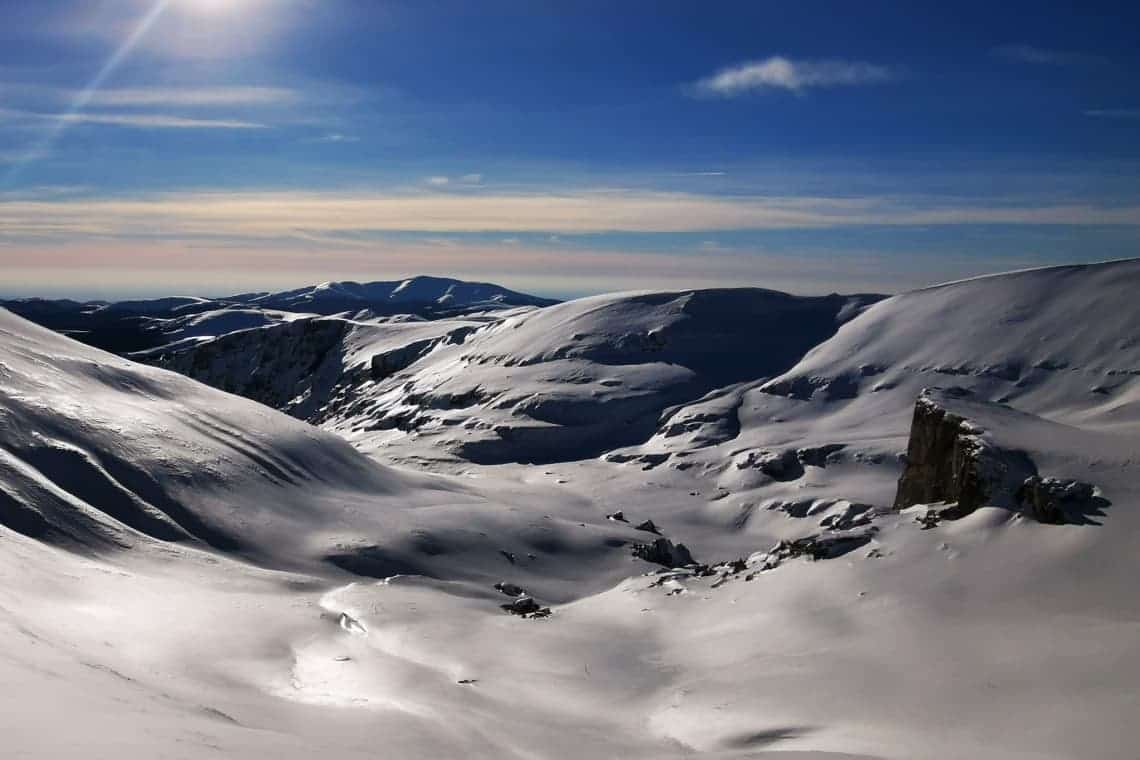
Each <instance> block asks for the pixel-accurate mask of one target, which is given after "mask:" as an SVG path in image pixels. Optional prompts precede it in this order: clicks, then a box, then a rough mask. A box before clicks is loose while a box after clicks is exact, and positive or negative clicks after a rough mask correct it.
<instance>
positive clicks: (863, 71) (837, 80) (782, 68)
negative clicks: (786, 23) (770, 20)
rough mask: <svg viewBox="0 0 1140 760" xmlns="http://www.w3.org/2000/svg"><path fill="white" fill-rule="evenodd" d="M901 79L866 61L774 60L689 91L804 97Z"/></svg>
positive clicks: (744, 66) (726, 72) (724, 73)
mask: <svg viewBox="0 0 1140 760" xmlns="http://www.w3.org/2000/svg"><path fill="white" fill-rule="evenodd" d="M897 78H898V72H897V71H895V70H894V69H892V68H890V67H888V66H881V65H879V64H874V63H866V62H864V61H843V60H818V61H802V60H801V61H797V60H792V59H789V58H784V57H783V56H773V57H771V58H766V59H764V60H762V61H747V62H745V63H740V64H737V65H735V66H729V67H728V68H725V69H721V70H720V71H718V72H716V73H715V74H713V75H712V76H709V77H705V78H704V79H700V80H698V81H697V82H696V83H695V84H693V85H691V86H690V87H689V88H688V89H689V91H690V92H692V93H693V94H696V95H703V96H706V97H707V96H713V97H734V96H737V95H743V94H746V93H749V92H764V91H771V90H785V91H788V92H795V93H802V92H803V91H805V90H808V89H812V88H823V87H852V86H856V85H868V84H878V83H881V82H889V81H891V80H893V79H897Z"/></svg>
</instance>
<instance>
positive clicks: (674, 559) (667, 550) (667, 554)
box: [633, 538, 695, 567]
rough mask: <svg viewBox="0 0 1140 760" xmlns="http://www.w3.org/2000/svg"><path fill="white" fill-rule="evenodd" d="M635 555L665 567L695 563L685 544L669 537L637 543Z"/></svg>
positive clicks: (634, 549) (634, 550) (634, 548)
mask: <svg viewBox="0 0 1140 760" xmlns="http://www.w3.org/2000/svg"><path fill="white" fill-rule="evenodd" d="M633 556H635V557H638V558H639V559H643V560H645V561H646V562H653V563H655V564H658V565H664V566H665V567H685V566H686V565H692V564H695V561H694V560H693V555H692V554H690V553H689V549H688V548H687V547H686V546H685V545H684V544H674V543H673V542H672V541H670V540H669V539H667V538H659V539H657V540H656V541H654V542H653V543H651V544H635V545H634V547H633Z"/></svg>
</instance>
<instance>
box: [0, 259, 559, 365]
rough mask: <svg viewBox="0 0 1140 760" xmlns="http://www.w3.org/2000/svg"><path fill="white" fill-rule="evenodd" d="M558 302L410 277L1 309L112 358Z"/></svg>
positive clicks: (26, 303)
mask: <svg viewBox="0 0 1140 760" xmlns="http://www.w3.org/2000/svg"><path fill="white" fill-rule="evenodd" d="M555 303H558V302H557V301H555V300H553V299H550V298H540V297H538V296H532V295H528V294H526V293H519V292H516V291H513V290H509V289H507V288H504V287H500V286H498V285H494V284H491V283H485V282H466V281H463V280H456V279H451V278H447V277H427V276H419V277H411V278H409V279H406V280H392V281H386V282H366V283H360V282H350V281H345V282H325V283H321V284H320V285H310V286H308V287H304V288H297V289H295V290H286V291H281V292H276V293H272V292H258V293H240V294H237V295H231V296H225V297H221V298H202V297H196V296H172V297H165V298H153V299H144V300H128V301H115V302H107V301H75V300H70V299H54V300H52V299H42V298H21V299H12V300H0V306H2V307H4V308H6V309H8V310H10V311H12V312H13V313H15V314H18V315H20V316H21V317H24V318H25V319H28V320H31V321H32V322H35V323H37V324H40V325H43V326H44V327H48V328H50V329H52V330H56V331H58V332H62V333H64V334H66V335H69V336H71V337H73V338H75V339H77V340H80V341H82V342H84V343H87V344H88V345H92V346H95V347H97V348H102V349H104V350H107V351H112V352H115V353H130V352H135V351H144V350H147V349H152V348H156V347H158V346H162V345H166V344H168V343H171V342H174V341H177V340H182V339H186V338H208V337H216V336H218V335H221V334H224V333H227V332H232V331H234V330H239V329H246V328H251V327H262V326H265V325H268V324H274V323H278V322H285V321H289V320H290V319H292V318H294V317H295V316H296V315H297V314H302V315H323V316H328V315H333V314H348V315H357V314H361V313H364V316H367V317H384V316H392V315H396V314H410V315H413V316H416V317H420V318H423V319H438V318H441V317H454V316H460V315H464V314H471V313H476V312H482V311H496V310H501V309H506V308H514V307H518V306H534V307H542V306H551V305H553V304H555Z"/></svg>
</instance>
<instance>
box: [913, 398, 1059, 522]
mask: <svg viewBox="0 0 1140 760" xmlns="http://www.w3.org/2000/svg"><path fill="white" fill-rule="evenodd" d="M961 395H962V394H961V393H960V392H956V391H955V390H953V389H951V390H938V389H934V390H931V389H927V390H924V391H923V393H922V395H921V396H919V399H918V402H917V403H916V404H915V407H914V418H913V421H912V423H911V429H910V441H909V443H908V444H907V452H906V469H905V470H904V471H903V474H902V477H901V478H899V485H898V491H897V492H896V495H895V502H894V507H895V509H905V508H906V507H910V506H913V505H915V504H937V503H945V504H949V505H951V506H949V507H948V508H946V509H944V510H941V511H940V513H939V517H942V518H947V519H957V518H959V517H965V516H966V515H968V514H970V513H971V512H973V511H974V510H975V509H977V508H978V507H981V506H984V505H994V506H1004V507H1011V508H1017V507H1018V498H1017V493H1018V491H1019V490H1020V488H1021V486H1022V484H1023V483H1024V482H1025V480H1026V479H1027V478H1030V477H1033V476H1035V475H1036V474H1037V468H1036V466H1035V465H1034V464H1033V461H1032V460H1031V459H1030V458H1029V457H1028V456H1027V455H1025V454H1024V453H1023V452H1020V451H1009V450H1006V449H1001V448H999V447H997V446H995V445H993V444H992V443H991V442H990V441H989V440H987V438H986V436H985V430H984V429H982V428H981V427H979V426H978V425H977V424H976V423H973V422H971V421H970V420H968V419H965V418H964V417H962V416H960V415H958V414H955V413H953V412H952V411H950V409H949V408H948V406H949V405H950V404H952V403H953V401H954V399H956V398H960V397H961Z"/></svg>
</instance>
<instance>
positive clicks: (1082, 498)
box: [1017, 475, 1097, 525]
mask: <svg viewBox="0 0 1140 760" xmlns="http://www.w3.org/2000/svg"><path fill="white" fill-rule="evenodd" d="M1096 498H1097V497H1096V489H1094V488H1093V487H1092V486H1091V485H1090V484H1088V483H1082V482H1080V481H1078V480H1061V479H1059V478H1042V477H1038V476H1036V475H1034V476H1032V477H1029V478H1026V479H1025V482H1024V483H1022V485H1021V488H1020V489H1019V490H1018V492H1017V500H1018V502H1019V503H1020V504H1021V505H1022V507H1023V509H1024V510H1025V512H1026V513H1027V514H1029V515H1031V516H1032V517H1034V518H1035V519H1036V520H1037V521H1038V522H1043V523H1049V524H1051V525H1061V524H1063V523H1066V522H1069V519H1070V518H1069V513H1070V512H1085V511H1088V510H1087V508H1088V506H1089V505H1092V504H1093V502H1094V501H1095V500H1096Z"/></svg>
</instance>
